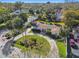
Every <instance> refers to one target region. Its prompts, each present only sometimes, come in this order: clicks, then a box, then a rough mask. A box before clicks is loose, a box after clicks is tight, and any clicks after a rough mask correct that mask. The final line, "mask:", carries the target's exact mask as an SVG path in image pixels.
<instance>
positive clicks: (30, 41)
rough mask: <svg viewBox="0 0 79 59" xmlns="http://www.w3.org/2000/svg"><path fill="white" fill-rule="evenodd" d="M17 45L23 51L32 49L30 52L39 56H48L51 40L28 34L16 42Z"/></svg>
mask: <svg viewBox="0 0 79 59" xmlns="http://www.w3.org/2000/svg"><path fill="white" fill-rule="evenodd" d="M14 46H16V47H18V48H20V49H21V51H22V52H27V51H30V53H33V54H38V55H39V56H43V57H44V56H47V55H48V54H49V52H50V48H51V46H50V44H49V42H48V41H47V40H46V39H45V38H43V37H40V36H38V35H26V36H23V37H21V38H20V39H18V40H17V41H16V42H15V45H14Z"/></svg>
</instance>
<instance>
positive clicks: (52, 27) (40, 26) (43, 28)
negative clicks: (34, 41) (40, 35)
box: [34, 22, 61, 35]
mask: <svg viewBox="0 0 79 59" xmlns="http://www.w3.org/2000/svg"><path fill="white" fill-rule="evenodd" d="M35 23H36V26H34V29H38V30H40V31H41V32H43V31H44V32H47V30H48V29H49V30H50V32H51V34H53V35H54V34H55V35H59V33H60V29H61V27H60V26H57V25H55V24H53V25H48V24H45V23H40V22H35Z"/></svg>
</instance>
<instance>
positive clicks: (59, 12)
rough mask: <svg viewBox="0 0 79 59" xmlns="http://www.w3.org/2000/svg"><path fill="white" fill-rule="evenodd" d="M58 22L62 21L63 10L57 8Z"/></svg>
mask: <svg viewBox="0 0 79 59" xmlns="http://www.w3.org/2000/svg"><path fill="white" fill-rule="evenodd" d="M55 15H56V21H61V17H62V8H57V9H56V13H55Z"/></svg>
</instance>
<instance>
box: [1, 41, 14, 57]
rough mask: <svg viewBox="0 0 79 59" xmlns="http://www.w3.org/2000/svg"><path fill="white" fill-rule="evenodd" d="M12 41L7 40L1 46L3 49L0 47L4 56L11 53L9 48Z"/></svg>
mask: <svg viewBox="0 0 79 59" xmlns="http://www.w3.org/2000/svg"><path fill="white" fill-rule="evenodd" d="M12 43H13V40H10V41H8V42H7V43H6V44H5V45H4V47H3V49H2V53H3V54H4V55H5V56H8V55H9V54H10V53H11V51H12V49H11V45H12Z"/></svg>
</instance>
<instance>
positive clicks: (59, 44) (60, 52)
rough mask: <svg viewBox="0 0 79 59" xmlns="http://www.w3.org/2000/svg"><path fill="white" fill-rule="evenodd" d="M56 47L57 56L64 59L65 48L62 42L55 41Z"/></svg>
mask: <svg viewBox="0 0 79 59" xmlns="http://www.w3.org/2000/svg"><path fill="white" fill-rule="evenodd" d="M56 44H57V47H58V49H59V56H60V57H61V58H66V47H65V44H64V42H63V41H61V40H56Z"/></svg>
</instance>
